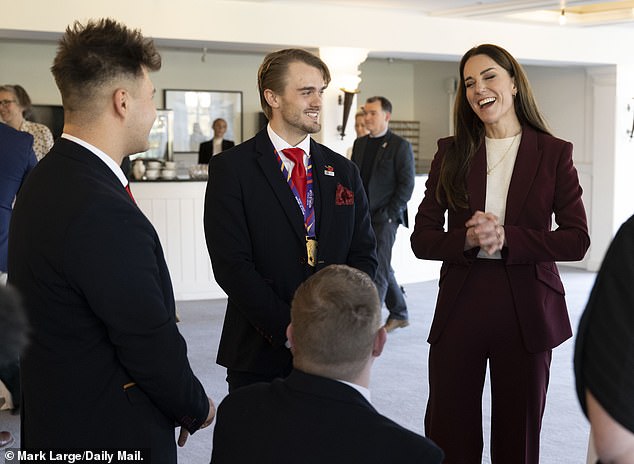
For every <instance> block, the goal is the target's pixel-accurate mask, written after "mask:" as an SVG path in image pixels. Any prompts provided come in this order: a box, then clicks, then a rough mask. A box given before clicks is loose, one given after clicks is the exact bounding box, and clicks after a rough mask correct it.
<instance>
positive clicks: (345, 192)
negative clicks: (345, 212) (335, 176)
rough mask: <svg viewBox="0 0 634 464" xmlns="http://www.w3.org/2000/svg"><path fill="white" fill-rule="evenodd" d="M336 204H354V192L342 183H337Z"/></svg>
mask: <svg viewBox="0 0 634 464" xmlns="http://www.w3.org/2000/svg"><path fill="white" fill-rule="evenodd" d="M335 204H336V205H337V206H350V205H354V192H353V191H352V190H350V189H349V188H347V187H344V186H343V185H341V184H337V193H336V195H335Z"/></svg>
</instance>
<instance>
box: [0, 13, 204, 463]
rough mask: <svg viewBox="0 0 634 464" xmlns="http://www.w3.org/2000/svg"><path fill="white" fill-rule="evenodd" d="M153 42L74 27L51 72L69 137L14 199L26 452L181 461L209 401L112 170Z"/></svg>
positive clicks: (121, 179)
mask: <svg viewBox="0 0 634 464" xmlns="http://www.w3.org/2000/svg"><path fill="white" fill-rule="evenodd" d="M160 67H161V57H160V55H159V54H158V52H157V51H156V49H155V48H154V44H153V42H152V41H151V40H149V39H146V38H144V37H143V36H142V35H141V33H140V31H138V30H130V29H128V28H127V27H126V26H124V25H122V24H120V23H117V22H116V21H114V20H111V19H102V20H98V21H89V22H88V23H87V24H85V25H82V24H80V23H78V22H75V23H74V24H73V25H71V26H69V27H68V28H67V30H66V33H65V34H64V36H63V37H62V39H61V41H60V44H59V48H58V52H57V55H56V57H55V60H54V62H53V67H52V72H53V75H54V77H55V81H56V83H57V86H58V87H59V89H60V92H61V95H62V103H63V105H64V133H63V134H62V136H61V138H60V139H58V140H57V142H56V143H55V145H54V146H53V148H52V149H51V151H50V152H49V154H48V155H47V156H46V157H45V158H44V159H43V160H42V162H40V163H39V164H38V165H37V166H36V167H35V168H34V169H33V171H31V174H29V177H28V178H27V181H26V182H25V184H24V186H23V188H22V191H21V192H20V195H18V199H17V202H16V205H15V210H14V214H13V218H12V221H11V229H10V236H11V240H10V243H9V282H10V283H12V284H13V285H14V286H15V287H16V288H17V289H18V290H19V291H20V292H21V294H22V296H23V297H24V304H25V307H26V311H27V315H28V317H29V321H30V323H31V327H32V331H31V344H30V345H29V347H28V348H27V350H26V352H25V353H24V356H23V357H22V381H23V385H22V391H23V402H22V409H21V426H22V434H21V439H22V443H21V446H22V448H26V449H29V448H33V449H51V448H57V449H64V448H73V449H75V450H77V449H80V450H81V449H92V450H105V449H109V448H114V449H122V448H125V449H128V450H131V451H132V450H134V451H141V452H143V453H144V459H145V460H146V461H147V462H150V461H151V462H152V463H153V464H157V463H162V464H174V463H176V443H175V439H174V431H175V427H176V426H180V428H181V431H180V436H179V440H178V442H179V444H180V445H181V446H182V445H183V444H184V443H185V440H186V439H187V435H188V433H193V432H195V431H196V430H198V429H199V428H201V427H205V426H207V425H209V424H210V423H211V421H212V419H213V417H214V412H215V410H214V406H213V403H212V401H211V399H209V398H208V397H207V395H206V393H205V390H204V389H203V387H202V385H201V384H200V382H199V381H198V379H197V378H196V376H195V375H194V373H193V372H192V370H191V368H190V365H189V362H188V360H187V346H186V344H185V340H184V339H183V337H182V336H181V335H180V333H179V331H178V329H177V327H176V317H175V303H174V294H173V291H172V284H171V281H170V276H169V272H168V269H167V265H166V263H165V258H164V255H163V250H162V248H161V244H160V241H159V238H158V235H157V233H156V231H155V230H154V227H153V226H152V224H151V223H150V222H149V220H148V219H147V218H146V217H145V216H144V215H143V213H142V212H141V210H140V209H139V208H138V207H137V206H136V203H135V202H134V199H133V198H132V194H131V192H130V190H129V186H128V181H127V179H126V177H125V175H124V173H123V171H122V170H121V167H120V165H121V162H122V160H123V158H125V157H126V156H128V155H130V154H133V153H138V152H142V151H145V150H146V149H147V148H148V136H149V132H150V128H151V127H152V124H153V122H154V119H155V118H156V109H155V103H154V100H153V97H154V94H155V89H154V86H153V84H152V81H151V80H150V77H149V72H150V71H157V70H158V69H160Z"/></svg>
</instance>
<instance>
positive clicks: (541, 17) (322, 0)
mask: <svg viewBox="0 0 634 464" xmlns="http://www.w3.org/2000/svg"><path fill="white" fill-rule="evenodd" d="M227 1H234V2H244V1H246V2H254V3H277V4H280V3H293V4H297V3H309V4H311V5H312V6H313V7H317V8H318V7H319V5H339V6H346V7H353V8H364V9H367V8H371V9H389V10H398V11H401V12H404V11H408V12H412V13H413V14H422V15H429V16H439V17H461V18H473V19H488V20H504V21H518V22H524V23H540V24H552V25H553V26H557V27H559V26H560V24H559V17H560V16H561V12H562V9H563V10H564V11H565V16H566V20H567V21H566V26H568V27H589V26H611V25H619V26H623V25H627V26H632V25H634V1H603V2H597V1H583V0H581V1H573V0H568V1H566V0H555V1H530V0H481V1H476V2H474V1H465V0H227Z"/></svg>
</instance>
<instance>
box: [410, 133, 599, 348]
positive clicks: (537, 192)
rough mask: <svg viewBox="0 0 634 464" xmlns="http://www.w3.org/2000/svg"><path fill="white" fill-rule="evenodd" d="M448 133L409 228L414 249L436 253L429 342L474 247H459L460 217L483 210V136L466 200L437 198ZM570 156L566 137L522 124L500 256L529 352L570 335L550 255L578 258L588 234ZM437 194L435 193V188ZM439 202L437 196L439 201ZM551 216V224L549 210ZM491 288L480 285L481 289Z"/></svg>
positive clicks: (435, 335) (461, 239) (452, 301)
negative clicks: (461, 205) (454, 205)
mask: <svg viewBox="0 0 634 464" xmlns="http://www.w3.org/2000/svg"><path fill="white" fill-rule="evenodd" d="M451 141H452V138H445V139H440V140H439V141H438V152H437V153H436V155H435V157H434V160H433V162H432V165H431V171H430V174H429V178H428V179H427V183H426V191H425V196H424V198H423V201H422V202H421V204H420V206H419V208H418V213H417V214H416V224H415V226H414V232H413V233H412V236H411V243H412V249H413V251H414V254H415V255H416V256H417V257H418V258H421V259H430V260H442V261H443V265H442V267H441V270H440V280H439V293H438V300H437V302H436V311H435V314H434V320H433V322H432V327H431V331H430V334H429V339H428V341H429V343H432V344H433V343H434V342H435V341H437V340H438V338H439V337H440V335H441V333H442V331H443V329H444V327H445V325H446V322H447V319H448V318H449V317H450V316H451V313H452V310H453V306H454V304H455V301H456V298H457V296H458V294H459V292H460V291H461V289H462V286H463V284H464V282H465V279H466V278H467V277H468V275H469V270H470V267H471V265H472V264H473V262H474V260H475V259H476V255H477V253H478V251H479V248H474V249H471V250H468V251H464V243H465V234H466V231H467V229H466V227H465V222H466V221H467V220H468V219H469V218H470V217H471V216H472V215H473V214H474V213H475V211H477V210H480V211H484V210H485V207H484V206H485V196H486V179H487V176H486V150H485V144H484V143H482V145H481V146H480V148H479V149H478V151H477V152H476V153H475V155H474V157H473V160H472V162H471V168H470V171H469V173H468V175H467V188H468V192H469V207H468V208H465V209H458V210H456V211H454V210H452V209H449V210H448V214H447V218H448V221H447V231H445V228H444V227H445V212H446V211H447V207H446V206H445V205H444V204H441V203H439V202H438V201H437V200H436V186H437V185H438V181H439V175H440V166H441V164H442V160H443V157H444V155H445V152H446V150H447V148H448V147H449V146H450V144H451ZM581 194H582V189H581V186H580V185H579V179H578V176H577V171H576V169H575V168H574V166H573V163H572V144H571V143H570V142H566V141H563V140H560V139H557V138H555V137H553V136H550V135H548V134H544V133H542V132H538V131H536V130H535V129H532V128H530V127H527V126H524V127H523V128H522V140H521V142H520V146H519V150H518V153H517V159H516V161H515V167H514V168H513V174H512V177H511V183H510V186H509V191H508V196H507V203H506V218H505V224H504V231H505V235H506V242H507V245H506V246H505V247H504V249H503V250H502V258H503V261H504V264H505V266H506V271H507V274H508V277H509V283H510V286H511V290H512V294H513V299H514V302H515V309H516V311H517V317H518V319H519V323H520V328H521V331H522V336H523V338H524V345H525V346H526V348H527V350H528V351H529V352H533V353H534V352H539V351H544V350H548V349H551V348H554V347H555V346H557V345H559V344H560V343H562V342H563V341H565V340H566V339H568V338H570V337H571V336H572V329H571V327H570V320H569V318H568V311H567V308H566V301H565V299H564V294H565V293H564V287H563V285H562V283H561V279H560V277H559V271H558V270H557V266H556V265H555V261H578V260H580V259H583V257H584V255H585V253H586V251H587V249H588V247H589V246H590V237H589V236H588V226H587V222H586V213H585V209H584V206H583V202H582V200H581ZM441 198H442V195H441ZM443 203H444V202H443ZM553 213H554V215H555V216H554V219H555V222H556V224H557V227H556V229H555V230H551V229H552V227H551V226H552V215H553ZM490 291H494V289H490V288H483V289H482V292H483V295H485V294H486V293H485V292H490Z"/></svg>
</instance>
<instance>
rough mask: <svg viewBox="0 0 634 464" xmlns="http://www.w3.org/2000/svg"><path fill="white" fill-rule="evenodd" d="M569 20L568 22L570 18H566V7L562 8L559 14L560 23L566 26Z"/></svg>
mask: <svg viewBox="0 0 634 464" xmlns="http://www.w3.org/2000/svg"><path fill="white" fill-rule="evenodd" d="M567 22H568V19H567V18H566V9H565V8H562V9H561V14H560V15H559V25H560V26H565V25H566V23H567Z"/></svg>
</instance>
